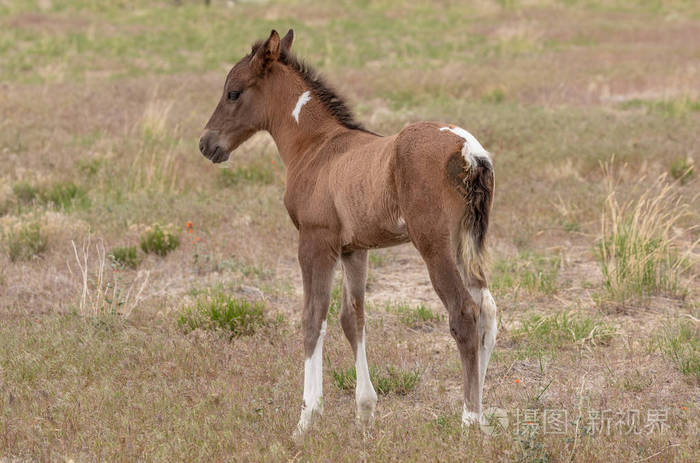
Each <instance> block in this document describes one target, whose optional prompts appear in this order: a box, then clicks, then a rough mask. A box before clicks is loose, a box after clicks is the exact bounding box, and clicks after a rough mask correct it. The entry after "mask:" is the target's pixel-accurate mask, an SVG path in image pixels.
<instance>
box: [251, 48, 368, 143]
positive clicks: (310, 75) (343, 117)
mask: <svg viewBox="0 0 700 463" xmlns="http://www.w3.org/2000/svg"><path fill="white" fill-rule="evenodd" d="M263 43H264V42H263V41H262V40H260V41H258V42H255V44H254V45H253V50H252V51H251V53H250V56H253V55H255V52H256V51H257V50H258V48H260V47H261V46H262V45H263ZM278 61H279V62H280V63H282V64H284V65H286V66H288V67H289V68H290V69H292V70H293V71H294V72H296V73H297V75H298V76H299V77H301V78H302V79H303V80H304V82H306V84H307V85H308V86H309V87H311V91H312V93H313V94H314V95H315V96H316V97H317V98H318V99H319V100H320V101H321V103H323V105H324V106H325V107H326V109H327V110H328V111H329V112H330V113H331V116H333V117H334V118H335V119H336V120H337V121H338V122H340V123H341V124H342V125H344V126H345V127H347V128H348V129H353V130H361V131H363V132H367V133H371V134H374V135H377V134H375V133H374V132H372V131H370V130H367V129H366V128H365V127H364V126H363V125H362V124H361V123H359V122H357V121H356V120H355V116H353V114H352V111H350V108H348V106H347V104H346V103H345V100H344V99H343V98H342V97H341V96H340V95H338V93H337V92H336V91H335V90H334V89H333V88H332V87H331V86H330V85H328V84H327V83H326V81H325V79H324V78H323V77H322V76H321V75H320V74H319V73H318V72H317V71H316V70H315V69H314V68H312V67H311V66H309V65H308V64H306V63H305V62H304V61H303V60H300V59H298V58H297V57H296V55H295V54H294V53H292V52H291V51H287V50H285V49H283V48H281V49H280V57H279V59H278Z"/></svg>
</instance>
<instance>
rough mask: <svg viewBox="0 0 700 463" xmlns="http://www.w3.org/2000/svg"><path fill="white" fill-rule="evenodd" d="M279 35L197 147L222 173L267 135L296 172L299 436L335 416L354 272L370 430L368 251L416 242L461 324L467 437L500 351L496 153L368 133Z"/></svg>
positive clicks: (362, 407)
mask: <svg viewBox="0 0 700 463" xmlns="http://www.w3.org/2000/svg"><path fill="white" fill-rule="evenodd" d="M293 38H294V35H293V32H292V31H291V30H290V31H289V32H288V33H287V35H286V36H285V37H284V38H282V39H280V37H279V35H278V34H277V32H275V31H272V33H271V34H270V37H269V38H268V39H267V40H266V41H264V42H262V41H261V42H258V43H256V44H255V45H254V46H253V49H252V51H251V53H250V54H249V55H247V56H245V57H244V58H243V59H241V60H240V61H239V62H238V63H236V65H235V66H234V67H233V69H231V71H230V72H229V74H228V76H227V78H226V83H225V84H224V91H223V95H222V96H221V100H220V101H219V103H218V105H217V107H216V109H215V111H214V114H212V116H211V119H210V120H209V122H208V123H207V125H206V128H205V130H204V133H203V135H202V137H201V139H200V143H199V147H200V150H201V152H202V154H204V156H206V157H207V158H208V159H210V160H211V161H213V162H215V163H219V162H223V161H225V160H227V159H228V158H229V155H230V153H231V152H232V151H233V150H234V149H236V148H237V147H238V146H239V145H240V144H241V143H243V142H244V141H245V140H246V139H248V138H249V137H250V136H251V135H253V134H254V133H255V132H257V131H260V130H267V131H268V132H269V133H270V134H271V135H272V138H273V139H274V140H275V143H276V144H277V148H278V150H279V153H280V156H281V157H282V160H283V161H284V164H285V166H286V168H287V190H286V192H285V194H284V205H285V206H286V208H287V210H288V211H289V216H290V217H291V219H292V222H294V225H295V226H296V228H297V229H298V230H299V265H300V266H301V272H302V277H303V285H304V314H303V329H304V351H305V354H306V360H305V363H304V401H303V403H302V407H301V417H300V419H299V424H298V425H297V433H298V434H302V433H303V432H304V431H305V430H306V429H307V428H308V426H309V424H310V422H311V419H312V417H313V415H314V413H316V412H317V413H322V411H323V403H322V396H323V364H322V351H323V338H324V336H325V333H326V316H327V313H328V305H329V301H330V293H331V285H332V280H333V272H334V269H335V267H336V265H337V263H338V261H340V263H341V265H342V268H343V298H342V310H341V314H340V322H341V325H342V327H343V331H344V332H345V335H346V336H347V338H348V341H349V342H350V345H351V347H352V350H353V352H354V355H355V366H356V371H357V386H356V390H355V399H356V403H357V417H358V420H359V422H360V423H361V424H363V425H367V424H370V423H371V422H372V420H373V418H374V409H375V405H376V403H377V394H376V392H375V391H374V387H373V386H372V383H371V381H370V378H369V370H368V367H367V357H366V354H365V318H364V296H365V280H366V276H367V252H368V249H372V248H379V247H386V246H393V245H397V244H401V243H407V242H409V241H410V242H411V243H413V245H414V246H415V247H416V248H417V249H418V251H419V252H420V255H421V256H422V257H423V259H424V260H425V263H426V265H427V267H428V271H429V273H430V281H431V282H432V284H433V287H434V288H435V291H436V292H437V294H438V296H439V297H440V299H441V300H442V302H443V304H444V305H445V307H446V308H447V311H448V313H449V320H450V321H449V325H450V333H451V334H452V336H453V337H454V339H455V341H456V342H457V347H458V349H459V353H460V356H461V359H462V374H463V381H464V407H463V413H462V422H463V424H465V425H470V424H473V423H479V422H480V421H481V394H482V389H483V385H484V377H485V375H486V368H487V366H488V362H489V358H490V356H491V351H492V350H493V346H494V344H495V343H496V304H495V303H494V301H493V298H492V297H491V293H490V292H489V290H488V287H487V284H486V278H485V275H484V265H485V264H484V260H485V246H486V243H485V241H486V233H487V229H488V220H489V212H490V209H491V201H492V199H493V192H494V174H493V167H492V164H491V159H490V157H489V154H488V153H487V152H486V151H485V150H484V148H483V147H482V146H481V144H479V142H478V141H477V140H476V138H474V137H473V136H472V135H471V134H470V133H469V132H467V131H466V130H464V129H461V128H459V127H455V126H453V125H445V124H438V123H434V122H419V123H416V124H412V125H409V126H407V127H406V128H404V129H403V130H402V131H401V132H400V133H398V134H395V135H391V136H379V135H377V134H375V133H373V132H370V131H368V130H366V129H365V128H363V127H362V126H361V125H360V124H359V123H357V122H356V121H355V120H354V119H353V116H352V114H351V113H350V111H349V110H348V109H347V107H346V106H345V104H344V103H343V101H342V100H341V99H340V98H339V97H338V96H337V94H336V93H335V92H334V91H333V90H332V89H331V88H330V87H328V86H327V85H326V84H325V82H324V81H323V80H322V79H321V78H320V77H319V76H318V75H317V74H316V73H315V71H314V70H313V69H311V68H309V67H308V66H307V65H305V64H304V63H303V62H301V61H299V60H298V59H297V58H296V57H295V56H294V55H293V54H292V52H291V47H292V41H293Z"/></svg>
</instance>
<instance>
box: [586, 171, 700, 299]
mask: <svg viewBox="0 0 700 463" xmlns="http://www.w3.org/2000/svg"><path fill="white" fill-rule="evenodd" d="M603 171H604V173H605V182H606V188H607V199H606V201H605V206H604V209H603V214H602V220H601V238H600V241H599V243H598V249H597V254H598V261H599V264H600V266H601V270H602V272H603V283H604V285H605V289H606V291H607V293H608V295H609V296H611V297H612V298H613V299H614V300H617V301H618V302H621V303H625V302H626V301H628V300H641V299H644V298H645V297H648V296H649V295H652V294H656V293H666V294H669V295H674V296H677V295H682V294H683V292H684V288H682V286H681V282H680V277H681V275H682V274H683V273H684V272H686V271H688V270H690V269H692V268H693V265H694V259H695V258H696V256H695V249H696V248H697V246H698V243H700V240H696V241H695V242H691V243H687V241H684V239H685V236H687V235H688V232H689V231H690V230H689V229H684V228H683V222H684V219H686V218H688V217H689V216H690V215H691V210H690V208H689V205H688V204H687V203H685V202H683V198H681V197H679V196H677V195H676V194H675V190H674V184H672V183H669V182H668V181H667V179H666V175H665V174H664V175H661V176H659V177H658V178H657V179H656V180H654V181H648V180H645V179H640V181H639V186H640V187H643V188H644V191H643V192H642V194H641V195H640V196H639V197H638V198H637V199H633V200H629V201H626V202H621V201H619V200H618V191H617V188H616V187H617V184H616V180H615V176H614V175H613V172H612V168H611V166H610V164H609V163H606V164H605V165H604V166H603Z"/></svg>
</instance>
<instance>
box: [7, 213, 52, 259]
mask: <svg viewBox="0 0 700 463" xmlns="http://www.w3.org/2000/svg"><path fill="white" fill-rule="evenodd" d="M5 240H6V241H7V253H8V255H9V257H10V260H11V261H12V262H15V261H19V260H28V259H31V258H33V257H37V256H39V255H41V254H42V253H43V252H44V251H46V249H47V248H48V238H47V236H46V234H45V233H44V232H43V231H42V230H41V224H39V222H32V223H24V224H21V225H19V226H17V227H15V228H13V229H10V230H9V231H8V232H6V234H5Z"/></svg>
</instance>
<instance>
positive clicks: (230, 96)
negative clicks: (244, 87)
mask: <svg viewBox="0 0 700 463" xmlns="http://www.w3.org/2000/svg"><path fill="white" fill-rule="evenodd" d="M239 96H241V92H236V91H232V92H228V99H229V101H236V100H237V99H238V97H239Z"/></svg>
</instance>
